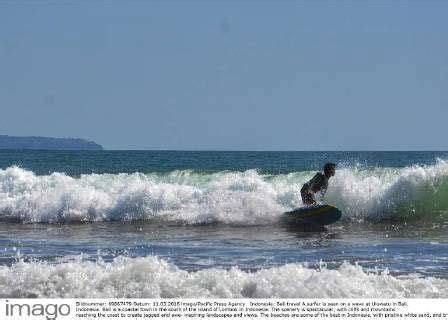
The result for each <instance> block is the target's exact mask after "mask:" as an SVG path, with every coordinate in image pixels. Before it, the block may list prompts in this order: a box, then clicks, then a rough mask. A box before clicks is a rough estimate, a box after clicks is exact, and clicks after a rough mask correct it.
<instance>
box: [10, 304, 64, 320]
mask: <svg viewBox="0 0 448 320" xmlns="http://www.w3.org/2000/svg"><path fill="white" fill-rule="evenodd" d="M5 307H6V309H5V316H6V317H11V318H14V319H21V318H26V317H33V318H32V319H46V320H54V319H58V317H59V316H64V317H65V316H68V315H69V314H70V306H69V305H68V304H51V303H49V304H40V303H36V304H28V303H12V302H11V303H10V302H9V300H6V305H5ZM36 317H45V318H36Z"/></svg>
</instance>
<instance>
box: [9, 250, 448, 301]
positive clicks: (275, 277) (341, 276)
mask: <svg viewBox="0 0 448 320" xmlns="http://www.w3.org/2000/svg"><path fill="white" fill-rule="evenodd" d="M0 296H1V297H9V298H12V297H16V298H24V297H41V298H44V297H49V298H56V297H57V298H200V297H203V298H204V297H213V298H270V297H277V298H447V297H448V282H447V280H445V279H438V278H420V277H418V276H417V275H407V276H406V277H404V276H401V277H395V276H392V275H390V274H388V273H387V272H385V271H383V272H382V273H378V272H366V271H364V270H363V269H362V268H361V267H360V266H357V265H351V264H348V263H344V264H342V265H341V266H340V267H339V269H335V270H330V269H327V268H324V267H323V268H321V269H309V268H306V267H304V266H302V265H298V264H288V265H284V266H281V267H273V268H270V269H261V270H259V271H256V272H245V271H242V270H240V269H238V268H237V267H233V268H231V269H229V270H224V269H217V268H212V269H203V270H199V271H191V272H187V271H184V270H180V269H178V268H177V267H176V266H175V265H173V264H170V263H168V262H167V261H165V260H162V259H160V258H158V257H144V258H129V257H123V256H121V257H117V258H115V260H114V261H113V262H108V263H106V262H101V261H100V262H91V261H83V260H82V258H78V259H77V261H76V260H75V261H72V262H65V263H59V264H49V263H47V262H23V261H19V262H17V263H16V264H14V265H12V266H11V267H7V266H0Z"/></svg>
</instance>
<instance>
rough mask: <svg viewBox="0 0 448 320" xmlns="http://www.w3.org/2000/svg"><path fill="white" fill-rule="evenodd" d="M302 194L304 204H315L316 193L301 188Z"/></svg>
mask: <svg viewBox="0 0 448 320" xmlns="http://www.w3.org/2000/svg"><path fill="white" fill-rule="evenodd" d="M300 195H301V196H302V202H303V204H306V205H310V204H315V203H316V199H315V198H314V194H313V193H312V192H310V191H309V190H307V189H303V188H302V190H300Z"/></svg>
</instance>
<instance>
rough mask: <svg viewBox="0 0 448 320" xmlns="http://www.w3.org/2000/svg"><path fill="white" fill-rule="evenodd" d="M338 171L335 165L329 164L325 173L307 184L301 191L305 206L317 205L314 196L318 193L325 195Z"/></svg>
mask: <svg viewBox="0 0 448 320" xmlns="http://www.w3.org/2000/svg"><path fill="white" fill-rule="evenodd" d="M335 171H336V165H335V164H334V163H331V162H328V163H326V164H325V166H324V173H323V174H322V173H321V172H318V173H316V174H315V175H314V177H313V178H312V179H311V180H310V181H308V182H307V183H305V184H304V185H303V187H302V189H301V190H300V195H301V196H302V202H303V204H304V205H307V206H310V205H313V204H316V198H315V197H314V194H315V193H316V192H319V191H320V192H321V193H322V194H323V195H324V194H325V192H326V191H327V188H328V179H330V178H331V177H332V176H334V174H335Z"/></svg>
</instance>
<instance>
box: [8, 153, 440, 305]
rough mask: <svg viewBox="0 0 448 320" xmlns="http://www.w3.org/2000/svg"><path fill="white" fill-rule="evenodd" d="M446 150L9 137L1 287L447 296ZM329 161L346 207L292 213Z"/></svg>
mask: <svg viewBox="0 0 448 320" xmlns="http://www.w3.org/2000/svg"><path fill="white" fill-rule="evenodd" d="M445 159H448V152H184V151H157V152H156V151H98V152H97V151H82V152H75V151H70V152H57V151H51V152H49V151H8V150H1V151H0V221H1V223H0V252H1V253H0V295H1V296H3V297H11V296H16V297H34V296H37V297H47V296H49V297H89V296H94V295H95V296H98V297H101V296H103V297H199V296H201V297H205V296H213V297H297V298H299V297H335V298H338V297H385V298H388V297H445V298H446V297H448V286H447V281H448V273H447V271H446V270H447V267H448V254H447V252H448V236H447V230H448V162H446V161H445ZM326 161H332V162H335V163H336V164H337V173H336V176H335V177H333V178H332V179H330V185H329V190H328V193H327V195H326V197H325V198H324V199H321V200H322V201H323V202H325V203H330V204H333V205H336V206H337V207H338V208H340V209H341V211H342V213H343V217H342V220H341V221H340V222H338V223H336V224H334V225H331V226H329V227H328V228H327V230H324V231H320V232H305V231H304V230H299V229H297V228H291V227H288V226H284V225H282V224H280V223H279V218H280V216H281V214H282V213H283V212H285V211H289V210H291V209H293V208H297V207H300V206H301V199H300V187H301V185H302V184H303V183H304V182H306V181H307V179H309V178H310V177H312V175H313V174H314V173H315V172H316V170H319V169H320V167H322V166H323V164H324V163H325V162H326ZM355 283H356V285H355ZM13 284H14V285H13ZM16 284H18V285H16Z"/></svg>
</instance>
